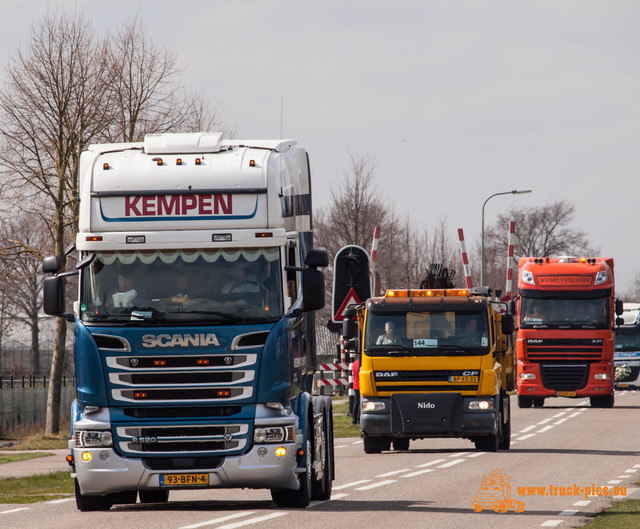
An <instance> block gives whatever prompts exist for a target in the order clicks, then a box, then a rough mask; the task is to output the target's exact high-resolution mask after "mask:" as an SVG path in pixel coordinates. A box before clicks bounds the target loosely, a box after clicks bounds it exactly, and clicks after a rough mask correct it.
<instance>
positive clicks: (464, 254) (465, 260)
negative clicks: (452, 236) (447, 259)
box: [458, 228, 473, 288]
mask: <svg viewBox="0 0 640 529" xmlns="http://www.w3.org/2000/svg"><path fill="white" fill-rule="evenodd" d="M458 240H459V241H460V253H461V254H462V268H463V270H464V280H465V283H466V284H467V288H473V281H472V280H471V274H470V273H469V258H468V257H467V245H466V244H465V242H464V233H463V231H462V228H459V229H458Z"/></svg>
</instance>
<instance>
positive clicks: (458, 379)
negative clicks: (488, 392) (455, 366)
mask: <svg viewBox="0 0 640 529" xmlns="http://www.w3.org/2000/svg"><path fill="white" fill-rule="evenodd" d="M449 382H478V377H463V376H450V377H449Z"/></svg>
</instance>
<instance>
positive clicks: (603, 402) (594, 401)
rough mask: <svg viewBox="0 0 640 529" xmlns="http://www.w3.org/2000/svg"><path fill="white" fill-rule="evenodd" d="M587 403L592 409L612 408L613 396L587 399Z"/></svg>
mask: <svg viewBox="0 0 640 529" xmlns="http://www.w3.org/2000/svg"><path fill="white" fill-rule="evenodd" d="M589 403H590V404H591V407H592V408H613V404H614V396H613V395H602V396H597V397H589Z"/></svg>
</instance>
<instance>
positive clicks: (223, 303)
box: [80, 248, 283, 324]
mask: <svg viewBox="0 0 640 529" xmlns="http://www.w3.org/2000/svg"><path fill="white" fill-rule="evenodd" d="M281 277H282V274H281V261H280V250H279V249H278V248H259V249H255V248H247V249H229V250H227V249H225V250H174V251H167V250H157V251H139V252H99V253H96V258H95V260H94V261H93V263H91V265H90V266H89V267H87V268H86V269H84V270H83V271H82V280H81V287H80V288H81V291H80V314H81V318H82V320H83V321H86V322H121V321H126V322H147V323H158V324H171V323H181V324H184V323H187V322H194V323H196V322H198V323H204V322H215V323H220V322H225V323H237V322H246V321H254V320H273V319H277V318H279V317H280V316H281V315H282V313H283V289H282V280H281Z"/></svg>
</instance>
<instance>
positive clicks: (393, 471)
mask: <svg viewBox="0 0 640 529" xmlns="http://www.w3.org/2000/svg"><path fill="white" fill-rule="evenodd" d="M409 470H411V469H409V468H403V469H401V470H392V471H391V472H387V473H386V474H378V475H377V476H376V477H377V478H388V477H389V476H393V475H394V474H401V473H402V472H409Z"/></svg>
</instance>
